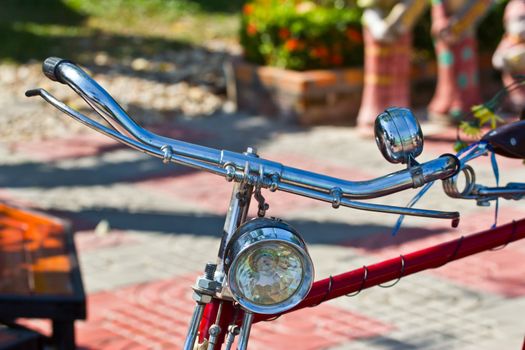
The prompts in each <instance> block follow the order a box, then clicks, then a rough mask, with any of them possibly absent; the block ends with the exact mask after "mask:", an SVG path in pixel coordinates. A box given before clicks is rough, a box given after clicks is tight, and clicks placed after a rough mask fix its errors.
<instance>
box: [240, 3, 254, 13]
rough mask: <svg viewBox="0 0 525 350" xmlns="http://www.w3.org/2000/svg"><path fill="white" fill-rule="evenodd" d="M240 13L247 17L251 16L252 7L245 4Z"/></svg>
mask: <svg viewBox="0 0 525 350" xmlns="http://www.w3.org/2000/svg"><path fill="white" fill-rule="evenodd" d="M242 12H243V13H244V14H245V15H246V16H248V15H251V14H252V13H253V5H252V4H246V5H244V7H243V8H242Z"/></svg>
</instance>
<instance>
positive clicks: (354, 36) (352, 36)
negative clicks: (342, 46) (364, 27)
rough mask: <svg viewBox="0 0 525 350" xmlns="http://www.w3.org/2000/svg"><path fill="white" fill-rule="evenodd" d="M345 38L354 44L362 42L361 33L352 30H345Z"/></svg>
mask: <svg viewBox="0 0 525 350" xmlns="http://www.w3.org/2000/svg"><path fill="white" fill-rule="evenodd" d="M346 37H347V38H348V39H349V40H351V41H353V42H356V43H361V42H363V36H362V35H361V33H360V32H359V31H358V30H356V29H353V28H348V29H347V30H346Z"/></svg>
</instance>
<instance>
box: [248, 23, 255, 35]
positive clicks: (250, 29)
mask: <svg viewBox="0 0 525 350" xmlns="http://www.w3.org/2000/svg"><path fill="white" fill-rule="evenodd" d="M246 33H248V35H249V36H254V35H255V34H257V26H256V25H255V24H253V23H248V25H247V26H246Z"/></svg>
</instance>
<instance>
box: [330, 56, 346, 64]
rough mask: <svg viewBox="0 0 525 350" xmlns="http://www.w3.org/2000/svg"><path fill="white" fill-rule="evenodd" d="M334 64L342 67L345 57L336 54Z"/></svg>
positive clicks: (333, 57) (333, 59)
mask: <svg viewBox="0 0 525 350" xmlns="http://www.w3.org/2000/svg"><path fill="white" fill-rule="evenodd" d="M332 64H333V65H335V66H340V65H342V64H343V56H341V55H338V54H335V55H333V56H332Z"/></svg>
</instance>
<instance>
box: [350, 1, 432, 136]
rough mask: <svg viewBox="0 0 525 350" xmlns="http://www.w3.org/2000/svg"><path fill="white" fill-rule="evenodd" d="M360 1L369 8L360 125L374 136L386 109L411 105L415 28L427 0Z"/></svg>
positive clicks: (366, 18)
mask: <svg viewBox="0 0 525 350" xmlns="http://www.w3.org/2000/svg"><path fill="white" fill-rule="evenodd" d="M358 4H359V5H360V6H362V7H364V8H365V11H364V13H363V18H362V21H363V27H364V42H365V77H364V90H363V98H362V101H361V107H360V109H359V114H358V116H357V126H358V128H359V129H360V132H361V133H363V134H367V135H370V134H372V133H373V124H374V121H375V118H376V117H377V115H378V114H379V113H381V112H383V111H384V110H385V108H387V107H391V106H397V107H408V106H409V105H410V61H411V48H412V35H411V29H412V27H413V26H414V24H415V22H416V21H417V19H418V18H419V17H420V15H421V14H422V13H423V12H424V10H425V9H426V8H427V1H425V0H402V1H396V0H358Z"/></svg>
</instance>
